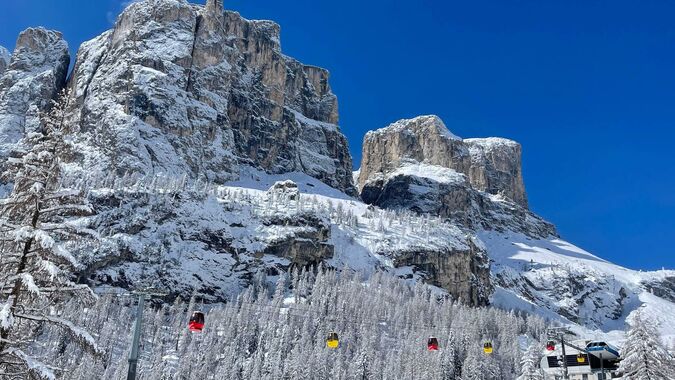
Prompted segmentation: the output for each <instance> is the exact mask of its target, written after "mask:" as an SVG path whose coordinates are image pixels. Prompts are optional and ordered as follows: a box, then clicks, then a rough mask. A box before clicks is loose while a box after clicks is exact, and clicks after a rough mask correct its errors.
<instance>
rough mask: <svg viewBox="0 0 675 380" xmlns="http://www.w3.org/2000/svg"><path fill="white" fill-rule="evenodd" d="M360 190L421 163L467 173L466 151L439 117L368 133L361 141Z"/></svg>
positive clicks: (407, 122) (412, 121) (460, 141)
mask: <svg viewBox="0 0 675 380" xmlns="http://www.w3.org/2000/svg"><path fill="white" fill-rule="evenodd" d="M362 157H363V158H362V163H361V169H360V173H359V181H358V184H359V188H363V186H364V184H365V183H366V181H368V180H369V179H372V178H373V177H375V176H378V175H382V174H384V173H389V172H391V171H393V170H395V169H397V168H398V167H400V166H401V163H403V162H420V163H425V164H430V165H438V166H442V167H446V168H452V169H455V170H457V171H458V172H460V173H465V172H468V171H469V167H470V163H471V159H470V156H469V149H468V148H467V146H466V145H465V144H464V142H463V141H462V140H461V139H460V138H459V137H457V136H455V135H453V134H451V133H450V131H448V129H447V128H446V126H445V124H443V121H442V120H441V119H440V118H438V116H433V115H431V116H419V117H416V118H414V119H404V120H399V121H397V122H395V123H393V124H391V125H389V126H388V127H386V128H382V129H378V130H376V131H371V132H368V133H367V134H366V136H365V138H364V141H363V155H362Z"/></svg>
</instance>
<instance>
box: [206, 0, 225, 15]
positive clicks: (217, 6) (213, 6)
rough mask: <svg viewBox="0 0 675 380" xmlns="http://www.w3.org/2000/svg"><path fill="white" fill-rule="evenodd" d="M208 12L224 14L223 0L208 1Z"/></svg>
mask: <svg viewBox="0 0 675 380" xmlns="http://www.w3.org/2000/svg"><path fill="white" fill-rule="evenodd" d="M206 11H207V12H213V13H223V0H207V1H206Z"/></svg>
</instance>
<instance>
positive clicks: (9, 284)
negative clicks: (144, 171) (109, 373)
mask: <svg viewBox="0 0 675 380" xmlns="http://www.w3.org/2000/svg"><path fill="white" fill-rule="evenodd" d="M69 98H70V97H69V94H68V93H67V92H64V93H62V94H61V95H60V97H59V99H58V101H55V102H54V103H53V105H52V107H51V110H50V111H49V112H48V113H46V114H44V115H42V117H41V130H40V131H36V132H29V133H28V134H27V136H26V137H25V139H24V141H23V143H24V146H25V151H24V152H22V154H21V156H20V157H18V158H17V157H15V158H10V159H9V169H8V170H7V171H6V172H5V173H3V175H4V176H5V177H6V178H5V180H7V181H8V182H10V183H12V184H13V189H12V192H11V193H10V194H9V196H8V197H7V198H5V199H2V200H0V377H2V378H14V377H15V376H19V377H20V378H35V379H53V378H55V375H54V371H53V370H52V368H51V367H50V366H48V365H47V364H43V363H41V362H40V361H39V360H37V359H36V358H34V357H32V356H31V354H30V346H31V343H33V342H34V341H35V339H36V337H37V335H38V334H39V332H40V331H43V327H46V326H45V325H51V326H56V327H59V328H60V329H61V330H63V331H64V332H65V333H67V334H68V335H70V337H71V339H72V341H74V342H77V343H78V344H79V345H80V346H81V347H82V348H84V349H85V350H87V351H88V352H90V353H92V354H99V353H100V352H99V349H98V347H97V346H96V343H95V341H94V339H93V338H92V337H91V335H89V334H88V333H87V332H85V331H84V330H83V329H80V328H78V327H77V326H76V325H75V324H73V323H71V322H70V321H68V320H66V319H62V318H60V317H59V307H60V306H61V305H63V303H64V302H65V301H66V300H68V299H70V298H79V299H82V300H85V301H86V300H91V299H93V293H92V292H91V290H90V289H89V288H88V287H87V286H86V285H79V284H76V283H74V282H73V281H72V277H73V270H75V269H76V268H78V266H79V264H78V262H77V261H76V259H75V258H74V257H73V255H71V253H70V252H69V250H68V248H72V247H75V246H78V245H82V244H86V242H89V241H91V239H90V237H93V236H95V234H93V233H90V232H89V231H88V230H87V229H86V228H83V227H82V226H80V225H78V223H76V222H73V221H72V218H74V217H76V216H83V215H86V214H89V213H91V207H90V206H89V205H87V204H86V201H85V200H84V198H83V197H82V195H81V192H80V191H77V190H72V189H64V188H62V187H61V184H60V180H61V165H62V158H63V155H64V154H68V152H69V146H70V145H69V142H68V141H67V135H68V133H70V132H71V131H70V125H68V123H66V122H65V111H66V108H67V102H68V99H69ZM73 296H75V297H73ZM5 376H7V377H5Z"/></svg>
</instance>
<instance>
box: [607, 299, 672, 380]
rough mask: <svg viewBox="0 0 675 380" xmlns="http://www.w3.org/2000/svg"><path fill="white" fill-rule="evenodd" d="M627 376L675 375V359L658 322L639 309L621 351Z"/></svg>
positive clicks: (668, 378)
mask: <svg viewBox="0 0 675 380" xmlns="http://www.w3.org/2000/svg"><path fill="white" fill-rule="evenodd" d="M621 356H622V357H623V360H622V361H621V366H620V369H621V371H622V372H623V373H624V376H623V379H625V380H657V379H658V380H672V379H675V360H673V357H672V356H671V355H670V353H669V352H668V350H666V349H665V347H664V345H663V344H662V343H661V341H660V340H659V333H658V331H657V326H656V324H655V323H654V321H652V320H651V319H649V318H647V317H645V316H644V315H643V314H642V311H640V310H638V311H637V312H636V313H635V315H634V317H633V320H632V322H631V324H630V330H629V331H628V336H627V339H626V343H625V345H624V347H623V350H622V351H621Z"/></svg>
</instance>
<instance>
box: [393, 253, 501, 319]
mask: <svg viewBox="0 0 675 380" xmlns="http://www.w3.org/2000/svg"><path fill="white" fill-rule="evenodd" d="M393 263H394V266H396V267H401V266H412V267H414V268H416V270H419V271H422V272H423V273H424V276H425V280H426V281H427V282H428V283H430V284H433V285H435V286H438V287H440V288H443V289H445V290H447V291H448V293H450V294H451V295H452V296H453V298H454V299H459V300H461V301H462V302H464V303H466V304H469V305H473V306H485V305H487V304H488V302H489V297H490V295H491V294H492V291H493V288H492V285H491V281H490V263H489V259H488V256H487V253H486V252H485V250H484V249H483V248H481V247H480V246H478V245H475V244H470V246H469V249H466V250H460V251H458V250H454V251H452V252H443V251H437V250H434V251H424V250H416V251H408V252H398V253H397V256H396V258H395V259H394V260H393Z"/></svg>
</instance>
